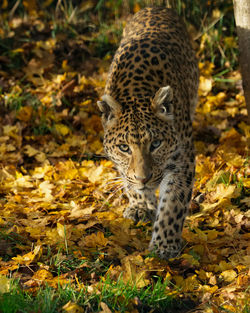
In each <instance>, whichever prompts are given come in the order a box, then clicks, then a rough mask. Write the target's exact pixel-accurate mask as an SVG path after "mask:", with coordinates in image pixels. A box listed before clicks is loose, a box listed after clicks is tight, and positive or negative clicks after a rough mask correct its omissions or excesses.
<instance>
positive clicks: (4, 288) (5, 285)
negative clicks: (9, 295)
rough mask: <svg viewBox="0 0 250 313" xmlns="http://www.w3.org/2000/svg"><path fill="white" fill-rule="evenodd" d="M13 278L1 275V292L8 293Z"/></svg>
mask: <svg viewBox="0 0 250 313" xmlns="http://www.w3.org/2000/svg"><path fill="white" fill-rule="evenodd" d="M10 283H11V279H9V278H7V277H6V276H3V275H0V294H1V293H6V292H8V291H9V290H10Z"/></svg>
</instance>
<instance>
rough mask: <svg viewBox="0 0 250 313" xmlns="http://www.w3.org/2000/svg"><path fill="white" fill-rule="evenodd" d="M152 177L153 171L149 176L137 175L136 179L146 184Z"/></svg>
mask: <svg viewBox="0 0 250 313" xmlns="http://www.w3.org/2000/svg"><path fill="white" fill-rule="evenodd" d="M151 177H152V173H150V174H148V175H147V176H143V177H142V176H136V175H135V179H136V180H139V181H140V182H141V183H143V184H146V183H147V182H148V181H149V180H150V179H151Z"/></svg>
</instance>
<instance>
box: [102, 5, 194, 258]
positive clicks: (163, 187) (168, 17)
mask: <svg viewBox="0 0 250 313" xmlns="http://www.w3.org/2000/svg"><path fill="white" fill-rule="evenodd" d="M198 83H199V70H198V61H197V57H196V54H195V51H194V49H193V47H192V41H191V39H190V36H189V34H188V32H187V29H186V26H185V24H184V22H183V21H182V19H181V18H180V17H179V15H178V14H177V13H176V12H175V11H174V10H173V9H170V8H165V7H146V8H144V9H142V10H140V11H139V12H137V13H135V14H134V15H133V16H132V18H131V19H130V20H129V22H128V23H127V24H126V26H125V28H124V31H123V35H122V39H121V42H120V45H119V47H118V49H117V51H116V52H115V54H114V57H113V60H112V62H111V65H110V69H109V72H108V75H107V80H106V85H105V89H104V93H103V96H102V97H101V98H100V101H98V102H97V105H98V107H99V110H100V113H101V120H102V125H103V128H104V135H103V145H104V151H105V153H106V154H107V156H108V157H109V158H110V160H112V161H113V163H114V165H115V167H116V169H117V170H118V172H119V173H120V175H121V177H122V179H123V183H124V188H125V191H126V194H127V196H128V201H129V204H128V206H127V208H126V209H125V211H124V213H123V216H124V217H125V218H130V219H132V220H134V221H135V222H136V223H137V222H139V221H151V222H152V236H151V241H150V243H149V251H153V252H154V253H155V254H156V255H157V256H159V257H160V258H162V259H166V260H167V259H169V258H174V257H176V256H178V255H180V252H181V251H182V249H183V239H182V230H183V224H184V220H185V218H186V216H187V214H188V211H189V206H190V201H191V197H192V190H193V184H194V175H195V152H194V142H193V129H192V121H193V118H194V113H195V107H196V102H197V97H198V96H197V94H198V91H197V90H198ZM157 190H158V191H157ZM156 195H157V196H156Z"/></svg>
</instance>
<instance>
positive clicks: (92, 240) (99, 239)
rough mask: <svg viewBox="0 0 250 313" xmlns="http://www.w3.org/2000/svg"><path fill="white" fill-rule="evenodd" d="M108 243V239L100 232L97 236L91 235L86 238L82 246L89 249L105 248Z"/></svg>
mask: <svg viewBox="0 0 250 313" xmlns="http://www.w3.org/2000/svg"><path fill="white" fill-rule="evenodd" d="M107 243H108V239H107V238H105V237H104V234H103V233H102V232H100V231H98V232H97V234H91V235H89V236H85V237H84V238H83V239H82V244H83V245H84V246H86V247H89V248H96V247H105V246H106V245H107Z"/></svg>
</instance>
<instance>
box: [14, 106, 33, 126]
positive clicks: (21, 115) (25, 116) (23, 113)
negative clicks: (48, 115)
mask: <svg viewBox="0 0 250 313" xmlns="http://www.w3.org/2000/svg"><path fill="white" fill-rule="evenodd" d="M32 113H33V108H32V107H31V106H27V105H26V106H23V107H21V109H20V110H19V111H18V113H17V116H16V117H17V119H19V120H20V121H23V122H28V121H29V120H30V119H31V116H32Z"/></svg>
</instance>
